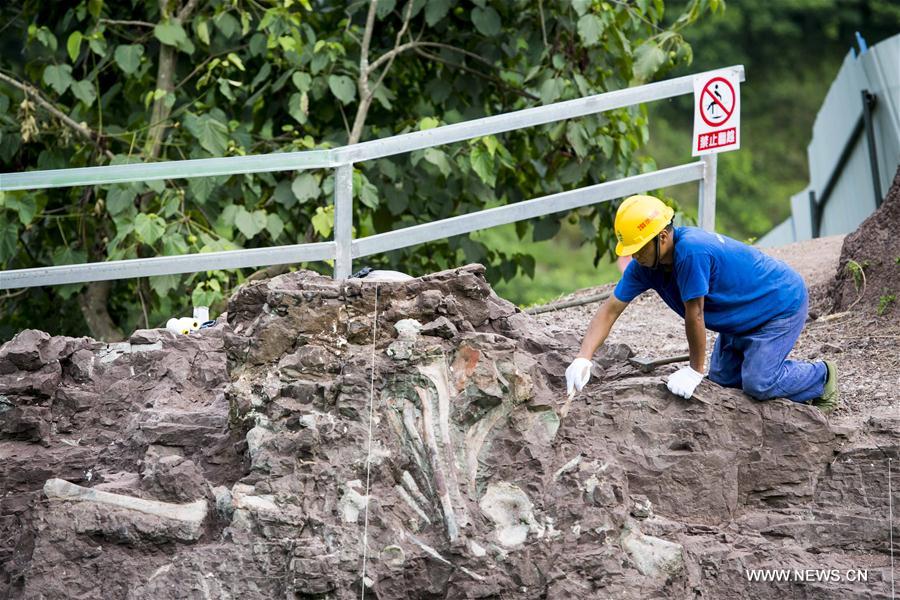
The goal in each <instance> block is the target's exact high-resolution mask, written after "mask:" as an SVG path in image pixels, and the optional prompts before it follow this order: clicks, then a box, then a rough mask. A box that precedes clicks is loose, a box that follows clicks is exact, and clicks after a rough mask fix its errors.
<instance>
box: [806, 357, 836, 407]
mask: <svg viewBox="0 0 900 600" xmlns="http://www.w3.org/2000/svg"><path fill="white" fill-rule="evenodd" d="M824 362H825V368H826V369H828V378H827V379H826V380H825V389H824V390H823V391H822V397H821V398H817V399H815V400H813V401H812V405H813V406H816V407H818V408H819V410H821V411H822V412H823V413H826V414H827V413H830V412H831V411H833V410H834V409H835V408H837V405H838V398H840V392H839V391H838V381H837V367H836V366H835V364H834V363H833V362H831V361H830V360H826V361H824Z"/></svg>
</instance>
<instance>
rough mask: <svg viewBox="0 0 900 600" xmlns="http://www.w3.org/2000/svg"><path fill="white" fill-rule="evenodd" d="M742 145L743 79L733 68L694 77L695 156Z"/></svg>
mask: <svg viewBox="0 0 900 600" xmlns="http://www.w3.org/2000/svg"><path fill="white" fill-rule="evenodd" d="M740 147H741V83H740V81H738V76H737V74H736V73H734V72H733V71H716V72H713V73H704V74H703V75H702V76H697V77H694V138H693V141H692V142H691V148H692V150H691V153H692V156H702V155H704V154H714V153H716V152H726V151H728V150H737V149H738V148H740Z"/></svg>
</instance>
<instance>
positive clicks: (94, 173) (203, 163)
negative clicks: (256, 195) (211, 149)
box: [0, 150, 334, 191]
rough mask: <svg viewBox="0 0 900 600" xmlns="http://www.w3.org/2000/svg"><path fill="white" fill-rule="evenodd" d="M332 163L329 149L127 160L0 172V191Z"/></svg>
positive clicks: (323, 165) (210, 174)
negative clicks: (113, 163) (85, 165)
mask: <svg viewBox="0 0 900 600" xmlns="http://www.w3.org/2000/svg"><path fill="white" fill-rule="evenodd" d="M332 166H334V163H333V161H332V157H331V150H307V151H304V152H281V153H273V154H259V155H256V156H228V157H225V158H197V159H190V160H170V161H163V162H153V163H144V162H141V163H131V164H127V165H107V166H104V167H77V168H73V169H52V170H48V171H26V172H24V173H0V191H12V190H34V189H44V188H56V187H70V186H75V185H100V184H110V183H128V182H132V181H152V180H158V179H186V178H188V177H211V176H214V175H239V174H242V173H263V172H268V171H293V170H299V169H322V168H328V167H332Z"/></svg>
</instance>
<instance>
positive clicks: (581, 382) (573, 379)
mask: <svg viewBox="0 0 900 600" xmlns="http://www.w3.org/2000/svg"><path fill="white" fill-rule="evenodd" d="M590 378H591V361H589V360H588V359H586V358H576V359H575V360H573V361H572V364H571V365H569V368H568V369H566V391H567V392H568V394H569V395H570V396H571V395H572V394H573V393H575V390H578V391H579V392H580V391H581V388H583V387H584V386H586V385H587V382H588V380H589V379H590Z"/></svg>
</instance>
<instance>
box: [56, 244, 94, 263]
mask: <svg viewBox="0 0 900 600" xmlns="http://www.w3.org/2000/svg"><path fill="white" fill-rule="evenodd" d="M50 260H51V261H53V265H54V266H59V265H80V264H82V263H84V262H86V261H87V252H85V251H84V250H72V249H71V248H69V247H66V246H62V247H58V248H57V249H56V250H54V251H53V254H52V255H51V257H50Z"/></svg>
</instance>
